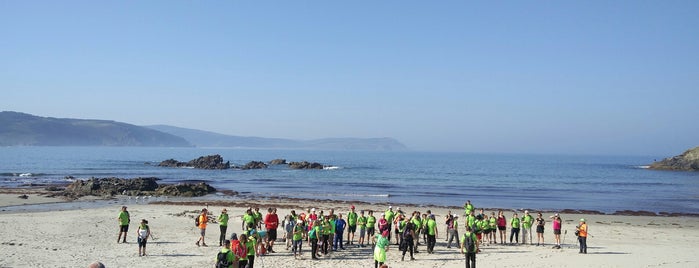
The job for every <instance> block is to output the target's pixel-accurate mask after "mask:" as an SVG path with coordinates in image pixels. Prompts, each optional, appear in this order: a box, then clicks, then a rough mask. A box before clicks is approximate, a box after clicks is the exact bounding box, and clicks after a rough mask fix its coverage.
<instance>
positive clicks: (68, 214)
mask: <svg viewBox="0 0 699 268" xmlns="http://www.w3.org/2000/svg"><path fill="white" fill-rule="evenodd" d="M17 196H18V195H17V194H16V193H5V194H0V226H2V228H0V237H1V238H0V240H2V241H0V267H86V266H87V265H88V264H90V263H91V262H93V261H101V262H103V263H104V264H105V265H106V267H156V266H159V267H211V266H212V265H214V259H215V257H216V253H217V252H218V251H219V247H218V243H217V238H218V236H219V228H218V225H217V224H210V225H209V227H208V230H207V236H206V238H207V244H209V247H197V246H196V245H195V244H194V242H195V241H196V239H197V237H198V232H197V230H196V229H195V226H194V224H193V220H192V219H193V216H194V215H196V214H197V212H198V211H199V210H200V209H201V208H202V207H203V206H205V204H204V203H208V204H209V206H208V207H209V210H210V212H211V213H212V215H211V216H213V217H216V216H218V214H219V213H220V211H221V209H223V208H224V207H225V208H227V209H228V210H229V214H230V215H231V221H230V222H229V231H228V233H229V234H230V233H231V232H236V233H240V232H241V218H240V216H241V215H243V212H244V210H245V209H246V208H247V207H248V206H251V205H259V207H260V208H261V211H265V212H266V208H267V207H277V208H278V210H279V211H278V214H279V216H280V219H281V218H283V216H284V215H286V214H288V213H289V211H290V210H291V209H295V210H296V211H297V212H298V211H301V210H304V209H306V208H310V207H315V208H318V209H324V210H329V209H330V208H334V209H335V211H336V213H343V214H346V212H347V211H348V207H349V204H348V203H346V202H329V201H325V202H318V201H312V200H306V201H304V200H289V201H277V200H267V201H259V202H257V201H254V200H247V201H246V202H235V203H231V202H219V203H217V202H201V203H197V202H171V203H172V204H142V203H138V202H135V201H133V200H127V199H116V200H110V201H108V203H107V204H106V205H104V204H103V205H100V206H97V207H93V208H83V209H70V207H81V206H80V204H85V203H86V202H92V201H90V200H87V201H85V200H82V201H81V200H79V201H73V202H72V203H71V205H69V206H67V207H68V209H50V208H48V209H47V210H50V211H41V209H39V211H31V212H27V211H23V210H22V209H18V207H17V206H15V205H20V208H21V206H28V205H31V204H36V203H47V202H49V203H50V202H63V201H62V200H60V199H55V198H48V197H41V196H39V195H38V194H29V195H28V198H27V199H19V198H18V197H17ZM141 202H142V201H141ZM122 205H127V206H128V210H129V211H130V214H131V219H132V223H131V226H130V230H129V236H128V239H127V243H126V244H121V243H119V244H117V243H116V237H117V234H118V229H117V228H118V227H117V220H116V217H117V214H118V212H119V209H120V207H121V206H122ZM476 205H478V204H476ZM9 206H15V207H9ZM40 206H41V205H40ZM356 206H357V211H359V210H361V209H365V210H366V209H372V210H375V211H384V210H386V206H385V205H379V204H364V203H358V204H356ZM398 206H400V205H395V204H394V207H398ZM63 207H66V206H63ZM87 207H89V206H87ZM427 209H432V211H433V213H434V214H435V215H436V217H437V219H438V223H441V221H440V220H439V219H440V217H443V216H444V215H445V214H446V213H447V210H449V208H444V207H441V208H440V207H436V208H425V207H420V208H418V207H407V206H406V207H402V210H404V211H414V210H419V211H422V212H424V211H426V210H427ZM451 210H452V211H453V212H455V213H459V214H461V213H463V211H462V210H460V209H451ZM486 212H487V213H488V214H489V211H486ZM264 214H265V213H263V215H264ZM549 214H550V213H545V214H544V217H545V218H546V219H547V225H546V227H547V228H546V232H545V239H546V243H547V245H546V246H539V247H537V246H535V245H531V246H530V245H514V246H509V245H501V244H494V245H484V246H482V247H481V248H482V252H481V253H479V254H478V255H477V264H478V266H480V267H542V266H543V267H550V266H556V267H697V266H699V259H698V258H697V257H696V255H694V254H695V253H694V252H693V251H694V250H693V248H694V247H695V246H696V245H697V244H699V236H697V235H695V234H696V232H697V231H699V218H697V217H660V216H655V217H652V216H616V215H614V216H612V215H584V214H583V215H580V214H575V215H573V214H561V216H562V218H563V219H564V220H565V223H564V225H563V230H565V231H567V234H566V235H562V239H564V245H563V248H562V249H553V248H552V247H551V242H552V241H553V234H552V232H551V228H550V221H548V216H549ZM506 216H508V218H509V216H511V212H507V213H506ZM580 218H585V219H586V220H587V222H588V225H589V228H590V234H591V235H592V236H591V237H589V238H588V247H589V249H588V252H589V254H587V255H583V254H578V248H577V240H576V237H575V236H574V235H573V232H574V230H575V225H577V223H578V220H579V219H580ZM141 219H147V220H148V221H149V223H150V224H149V225H150V227H151V229H152V232H153V234H154V236H155V238H156V239H155V240H150V241H149V242H148V247H147V251H148V256H145V257H139V256H138V246H137V244H136V229H137V225H136V223H137V222H139V221H140V220H141ZM462 222H463V217H461V218H460V223H462ZM461 226H463V224H461ZM463 231H464V229H463V227H461V228H460V230H459V232H460V233H463ZM279 232H280V234H281V232H283V230H282V229H281V228H280V229H279ZM508 232H509V230H508ZM280 236H281V235H280ZM534 237H536V235H534ZM421 249H422V251H421V252H420V253H418V254H416V255H415V258H416V260H415V261H407V260H406V261H401V260H400V253H399V251H398V249H397V246H391V247H390V248H389V251H388V258H387V264H388V265H389V266H390V267H418V266H419V267H464V257H463V255H462V254H459V252H458V249H456V248H455V247H452V248H451V249H448V248H446V242H445V232H444V225H443V224H440V226H439V234H438V238H437V246H436V247H435V253H434V254H426V253H425V251H424V249H425V247H424V245H422V246H421ZM275 251H276V253H272V254H269V255H265V256H262V257H259V258H258V259H257V261H256V265H255V266H256V267H373V259H372V251H371V249H370V248H369V247H367V248H357V247H348V248H347V249H346V250H342V251H338V252H333V253H331V254H329V255H328V256H325V257H322V258H321V260H318V261H313V260H311V258H310V247H309V245H308V244H304V245H303V253H304V258H303V259H301V260H295V259H294V257H293V254H292V253H291V252H290V251H287V250H286V249H285V246H284V243H283V242H281V241H280V242H277V245H276V246H275Z"/></svg>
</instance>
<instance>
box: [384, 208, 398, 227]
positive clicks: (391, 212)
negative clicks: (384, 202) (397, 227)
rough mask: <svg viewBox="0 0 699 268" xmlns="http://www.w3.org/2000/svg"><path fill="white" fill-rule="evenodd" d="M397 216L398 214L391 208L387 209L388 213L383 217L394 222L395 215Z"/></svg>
mask: <svg viewBox="0 0 699 268" xmlns="http://www.w3.org/2000/svg"><path fill="white" fill-rule="evenodd" d="M395 216H396V213H395V212H393V211H391V210H390V209H389V210H386V213H385V214H384V216H383V218H384V219H386V220H387V221H388V223H389V224H390V223H391V222H393V217H395Z"/></svg>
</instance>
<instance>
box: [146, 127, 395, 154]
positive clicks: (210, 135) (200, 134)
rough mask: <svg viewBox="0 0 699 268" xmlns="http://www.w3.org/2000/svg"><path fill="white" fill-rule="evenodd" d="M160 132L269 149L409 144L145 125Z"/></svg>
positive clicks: (210, 143)
mask: <svg viewBox="0 0 699 268" xmlns="http://www.w3.org/2000/svg"><path fill="white" fill-rule="evenodd" d="M146 127H149V128H152V129H155V130H158V131H162V132H165V133H170V134H172V135H175V136H180V137H183V138H185V139H186V140H188V141H189V142H191V143H192V144H194V145H195V146H197V147H240V148H270V149H272V148H273V149H316V150H361V151H404V150H407V147H406V146H405V145H403V144H402V143H400V142H398V141H397V140H395V139H393V138H370V139H360V138H328V139H317V140H305V141H304V140H291V139H276V138H260V137H242V136H231V135H224V134H219V133H214V132H208V131H201V130H195V129H188V128H180V127H174V126H166V125H154V126H146Z"/></svg>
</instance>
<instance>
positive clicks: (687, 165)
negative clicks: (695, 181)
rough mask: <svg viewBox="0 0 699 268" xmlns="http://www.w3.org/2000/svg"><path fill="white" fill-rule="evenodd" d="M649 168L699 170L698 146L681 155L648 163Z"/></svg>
mask: <svg viewBox="0 0 699 268" xmlns="http://www.w3.org/2000/svg"><path fill="white" fill-rule="evenodd" d="M650 169H659V170H684V171H699V147H695V148H693V149H689V150H687V151H686V152H684V153H683V154H681V155H678V156H674V157H670V158H665V159H663V160H661V161H658V162H655V163H653V164H651V165H650Z"/></svg>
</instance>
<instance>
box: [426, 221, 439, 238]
mask: <svg viewBox="0 0 699 268" xmlns="http://www.w3.org/2000/svg"><path fill="white" fill-rule="evenodd" d="M436 233H437V222H436V221H435V220H433V219H429V220H427V234H428V235H435V234H436Z"/></svg>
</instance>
